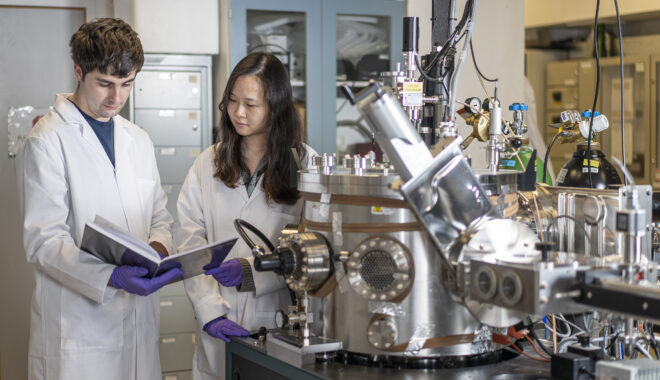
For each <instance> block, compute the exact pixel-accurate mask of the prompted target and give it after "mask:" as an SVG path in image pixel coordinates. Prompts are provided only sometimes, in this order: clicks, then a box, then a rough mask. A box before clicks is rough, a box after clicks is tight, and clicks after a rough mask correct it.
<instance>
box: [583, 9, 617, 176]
mask: <svg viewBox="0 0 660 380" xmlns="http://www.w3.org/2000/svg"><path fill="white" fill-rule="evenodd" d="M599 10H600V0H596V17H595V18H594V49H595V50H594V51H595V53H596V93H595V94H594V104H593V106H592V107H591V117H590V118H589V136H588V137H587V168H588V169H589V170H588V171H589V187H590V188H593V187H594V183H593V180H592V179H591V140H592V138H593V137H592V135H591V134H592V131H593V127H594V116H595V114H596V104H597V103H598V92H599V91H600V59H599V57H598V11H599ZM621 112H622V113H623V110H621Z"/></svg>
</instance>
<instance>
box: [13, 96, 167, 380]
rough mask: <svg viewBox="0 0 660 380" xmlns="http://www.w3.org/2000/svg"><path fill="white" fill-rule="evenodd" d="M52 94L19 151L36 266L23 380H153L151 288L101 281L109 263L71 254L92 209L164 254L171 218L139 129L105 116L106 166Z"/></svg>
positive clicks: (83, 128)
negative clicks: (111, 148)
mask: <svg viewBox="0 0 660 380" xmlns="http://www.w3.org/2000/svg"><path fill="white" fill-rule="evenodd" d="M69 95H70V94H58V95H57V98H56V101H55V106H54V109H53V110H52V111H50V112H49V113H48V114H47V115H46V116H44V117H43V118H42V119H41V120H40V121H39V123H38V124H37V125H36V126H35V127H34V128H33V129H32V131H31V132H30V134H29V136H28V138H27V140H26V142H25V145H24V146H23V148H22V150H21V151H20V153H19V158H18V162H17V167H16V169H17V177H18V187H19V196H20V202H21V211H22V214H23V218H24V220H23V224H24V229H25V234H24V245H25V251H26V254H27V259H28V261H29V262H30V263H31V264H33V265H34V266H35V269H36V287H35V290H34V294H33V298H32V306H31V309H32V310H31V321H30V343H29V357H28V367H29V371H28V372H29V378H30V379H49V380H51V379H66V380H70V379H95V380H98V379H113V380H118V379H122V380H124V379H140V380H141V379H160V378H161V373H160V361H159V358H158V330H159V322H160V321H159V304H158V299H159V296H158V294H153V295H151V296H149V297H140V296H135V295H132V294H129V293H126V292H124V291H123V290H116V289H114V288H113V287H110V286H108V281H109V278H110V275H111V273H112V271H113V269H114V268H115V266H113V265H109V264H105V263H103V262H101V261H100V260H99V259H97V258H95V257H93V256H91V255H89V254H87V253H85V252H82V251H80V249H79V248H78V246H79V245H80V240H81V238H82V235H83V229H84V227H85V223H86V222H90V221H93V219H94V217H95V215H101V216H102V217H104V218H106V219H108V220H110V221H111V222H113V223H115V224H117V225H119V226H122V227H124V228H125V229H127V230H129V231H130V232H131V233H132V234H134V235H135V236H137V237H139V238H141V239H143V240H144V241H148V242H151V241H159V242H161V243H163V244H164V246H165V247H166V248H167V249H168V251H170V252H171V251H172V236H171V225H172V221H173V220H172V217H171V216H170V214H169V213H168V212H167V210H166V208H165V205H166V203H167V198H166V196H165V193H164V192H163V190H162V188H161V185H160V178H159V175H158V169H157V167H156V160H155V155H154V148H153V145H152V143H151V140H150V139H149V137H148V136H147V134H146V133H145V132H144V131H143V130H141V129H140V128H139V127H138V126H136V125H134V124H132V123H130V122H128V121H127V120H125V119H124V118H122V117H120V116H116V117H115V118H114V121H115V129H114V144H115V165H116V169H115V167H113V166H112V163H111V162H110V160H109V159H108V156H107V155H106V153H105V151H104V150H103V147H102V146H101V143H100V142H99V140H98V138H97V137H96V135H95V134H94V131H93V130H92V129H91V127H90V126H89V124H88V123H87V122H86V121H85V119H84V118H83V116H82V115H81V114H80V112H79V111H78V110H77V109H76V107H75V106H74V105H73V103H71V102H70V101H69V100H67V97H68V96H69Z"/></svg>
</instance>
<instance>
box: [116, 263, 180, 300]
mask: <svg viewBox="0 0 660 380" xmlns="http://www.w3.org/2000/svg"><path fill="white" fill-rule="evenodd" d="M147 273H149V271H148V270H147V268H143V267H134V266H129V265H122V266H118V267H116V268H115V270H113V271H112V275H110V284H112V286H114V287H115V288H117V289H124V290H125V291H127V292H129V293H133V294H137V295H140V296H148V295H149V294H151V293H153V292H155V291H156V290H158V289H160V288H162V287H163V286H165V285H167V284H169V283H170V281H172V280H174V279H175V278H178V277H181V276H182V275H183V271H182V270H181V269H180V268H172V269H170V270H168V271H167V272H165V273H163V274H161V275H159V276H155V277H152V278H149V277H144V276H146V275H147Z"/></svg>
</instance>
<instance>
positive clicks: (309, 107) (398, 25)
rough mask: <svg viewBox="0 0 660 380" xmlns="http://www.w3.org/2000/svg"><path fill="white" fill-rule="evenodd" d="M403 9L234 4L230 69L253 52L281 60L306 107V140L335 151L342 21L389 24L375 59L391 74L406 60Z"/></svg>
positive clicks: (329, 3)
mask: <svg viewBox="0 0 660 380" xmlns="http://www.w3.org/2000/svg"><path fill="white" fill-rule="evenodd" d="M404 6H405V4H404V3H403V2H401V1H395V0H361V1H350V0H242V1H236V2H232V3H231V20H230V21H231V26H230V35H231V37H230V38H231V65H232V67H234V66H235V65H236V64H237V63H238V61H240V59H241V58H243V57H244V56H245V55H246V54H247V53H249V52H251V51H259V50H261V51H269V52H271V53H272V54H274V55H276V56H278V57H280V59H281V60H282V61H283V62H284V63H285V65H287V66H288V67H289V73H290V76H291V79H292V86H293V90H294V97H295V98H296V100H297V102H298V103H299V104H300V105H301V106H302V107H303V109H304V112H302V113H303V114H304V115H305V120H304V124H305V125H306V133H307V142H308V143H309V144H310V145H311V146H312V147H314V148H315V149H316V150H318V151H322V152H334V151H336V148H337V116H336V113H337V112H336V108H337V72H338V71H337V31H338V26H337V22H338V19H340V20H341V19H343V20H345V19H346V18H347V17H353V18H355V17H362V18H364V17H365V16H369V17H371V18H372V20H370V21H369V22H372V21H373V22H375V23H380V24H381V25H386V26H387V28H386V33H388V38H387V40H388V44H389V46H388V48H387V49H386V51H385V52H384V53H383V54H380V55H376V57H375V60H376V61H379V60H382V61H383V62H385V61H387V65H388V66H389V67H388V70H393V69H394V68H395V67H396V62H397V61H398V62H401V61H402V58H401V47H402V35H403V31H402V30H403V27H402V22H403V16H404ZM339 28H341V26H340V27H339ZM340 30H341V29H340ZM388 70H385V71H388ZM376 71H382V70H381V69H379V68H376Z"/></svg>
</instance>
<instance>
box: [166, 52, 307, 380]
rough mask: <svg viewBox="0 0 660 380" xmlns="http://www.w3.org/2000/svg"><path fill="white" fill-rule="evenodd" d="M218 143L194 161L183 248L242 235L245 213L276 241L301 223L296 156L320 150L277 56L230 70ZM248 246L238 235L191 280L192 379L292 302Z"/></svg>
mask: <svg viewBox="0 0 660 380" xmlns="http://www.w3.org/2000/svg"><path fill="white" fill-rule="evenodd" d="M219 108H220V111H221V112H222V116H221V121H220V129H219V141H218V142H217V143H216V144H215V145H213V146H212V147H209V148H208V149H206V150H205V151H204V152H202V154H201V155H200V156H199V157H198V158H197V159H196V160H195V163H194V164H193V166H192V168H191V169H190V171H189V172H188V176H187V177H186V180H185V182H184V184H183V187H182V189H181V193H180V194H179V201H178V204H177V209H178V217H179V222H180V224H181V225H180V228H179V230H178V233H177V241H178V249H179V251H183V250H188V249H191V248H195V247H199V246H202V245H205V244H207V243H210V242H214V241H220V240H224V239H228V238H231V237H234V236H236V231H235V230H234V227H233V221H234V219H236V218H241V219H244V220H246V221H248V222H249V223H250V224H252V225H254V226H256V227H257V228H259V229H260V230H261V231H263V232H264V234H266V236H268V238H269V239H270V240H271V241H276V238H277V236H278V235H279V231H280V229H281V228H282V227H284V226H285V225H286V224H289V223H298V222H299V220H300V216H301V210H302V201H301V200H300V194H299V193H298V190H297V189H296V183H297V170H298V166H297V164H296V159H295V156H294V153H292V150H293V151H295V152H296V154H297V155H299V157H300V160H301V162H302V163H303V165H305V164H306V163H307V162H308V161H309V157H311V155H313V154H314V151H313V150H312V149H311V148H310V147H308V146H307V145H305V144H304V143H303V142H302V124H301V121H300V117H299V115H298V113H297V110H296V109H295V106H294V103H293V97H292V91H291V85H290V81H289V76H288V74H287V71H286V68H285V67H284V65H283V64H282V63H281V62H280V61H279V60H278V59H277V58H276V57H275V56H273V55H271V54H267V53H253V54H250V55H248V56H247V57H245V58H243V59H242V60H241V61H240V62H239V63H238V65H236V67H235V68H234V70H233V71H232V73H231V75H230V77H229V80H228V81H227V86H226V87H225V92H224V94H223V96H222V101H221V103H220V105H219ZM252 259H253V258H252V255H251V253H250V249H249V248H248V247H247V246H246V245H245V244H244V243H243V242H242V241H241V240H240V239H239V241H238V242H237V243H236V246H235V247H234V248H233V250H232V251H231V252H230V253H229V256H228V257H227V259H226V260H225V261H224V262H223V263H222V264H220V265H219V266H217V267H215V268H211V269H209V270H208V271H207V274H209V275H208V276H205V275H202V276H197V277H194V278H191V279H188V280H185V281H184V285H185V288H186V292H187V293H188V296H189V298H190V300H191V302H192V304H193V307H194V309H195V314H196V316H197V322H198V327H199V328H200V330H202V331H203V332H202V331H199V332H198V335H197V336H198V337H199V339H197V343H196V347H195V358H194V363H193V378H194V379H215V378H224V362H223V361H222V360H219V358H224V342H223V341H225V342H229V336H237V335H247V331H246V329H248V330H253V329H257V328H259V327H261V326H265V327H268V328H272V327H275V312H276V311H278V310H286V308H287V306H288V305H289V304H290V302H291V300H290V297H289V294H288V291H287V288H286V285H285V283H284V281H283V280H282V278H281V277H279V276H277V275H275V274H274V273H272V272H264V273H262V272H256V271H253V270H252Z"/></svg>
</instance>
